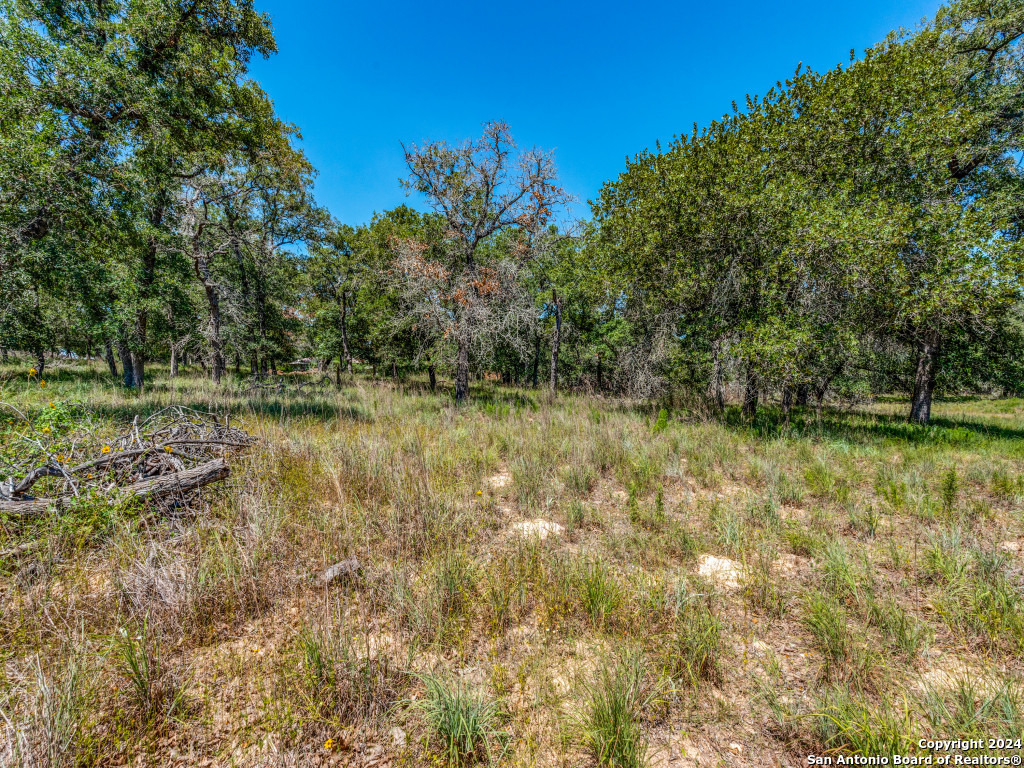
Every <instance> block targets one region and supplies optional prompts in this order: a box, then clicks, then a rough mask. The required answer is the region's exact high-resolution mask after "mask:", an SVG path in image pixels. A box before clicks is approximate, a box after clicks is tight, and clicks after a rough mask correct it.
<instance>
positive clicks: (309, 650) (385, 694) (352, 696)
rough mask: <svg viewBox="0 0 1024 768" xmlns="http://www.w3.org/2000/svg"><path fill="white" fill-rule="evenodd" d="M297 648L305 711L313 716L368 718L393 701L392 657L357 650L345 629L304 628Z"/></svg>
mask: <svg viewBox="0 0 1024 768" xmlns="http://www.w3.org/2000/svg"><path fill="white" fill-rule="evenodd" d="M298 642H299V649H300V651H301V653H302V661H303V671H304V672H305V678H306V685H307V687H308V697H307V701H308V702H309V705H310V707H311V708H312V710H313V711H314V712H315V713H316V714H317V715H318V716H331V717H337V718H343V719H346V720H352V719H358V718H363V719H369V718H372V717H377V716H380V715H382V714H383V713H384V712H387V711H388V710H389V709H390V708H391V706H392V705H393V704H394V703H395V701H397V699H398V693H399V688H400V687H401V681H400V679H399V678H400V673H399V672H398V671H397V669H396V667H395V665H394V663H393V662H392V660H391V657H390V656H388V655H387V654H386V653H383V652H380V651H378V650H376V649H374V648H371V647H370V645H369V643H368V641H367V642H366V644H365V645H363V646H358V645H357V639H356V636H355V635H354V634H353V633H352V632H351V631H350V630H348V629H347V628H345V627H340V628H339V627H316V628H313V627H303V628H302V630H301V631H300V632H299V638H298Z"/></svg>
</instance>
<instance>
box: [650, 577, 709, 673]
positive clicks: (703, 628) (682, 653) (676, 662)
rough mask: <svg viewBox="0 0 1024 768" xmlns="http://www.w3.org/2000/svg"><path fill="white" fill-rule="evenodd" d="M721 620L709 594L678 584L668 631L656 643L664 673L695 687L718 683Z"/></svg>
mask: <svg viewBox="0 0 1024 768" xmlns="http://www.w3.org/2000/svg"><path fill="white" fill-rule="evenodd" d="M721 655H722V622H721V620H720V619H719V618H718V617H717V616H716V615H715V614H714V612H713V611H712V608H711V598H710V595H708V594H693V593H690V592H689V591H688V590H687V589H686V587H685V585H683V584H682V583H681V584H680V585H679V586H678V587H677V593H676V606H675V616H674V618H673V622H672V626H671V630H670V631H669V633H668V634H667V635H666V636H664V637H663V638H662V639H661V642H660V644H659V660H660V661H661V664H662V667H663V671H664V674H665V675H666V676H667V677H669V678H671V679H672V680H674V681H677V682H678V683H681V684H684V685H687V686H689V687H690V688H692V689H697V688H699V687H700V686H701V684H702V683H712V684H716V683H719V682H721V666H720V663H721Z"/></svg>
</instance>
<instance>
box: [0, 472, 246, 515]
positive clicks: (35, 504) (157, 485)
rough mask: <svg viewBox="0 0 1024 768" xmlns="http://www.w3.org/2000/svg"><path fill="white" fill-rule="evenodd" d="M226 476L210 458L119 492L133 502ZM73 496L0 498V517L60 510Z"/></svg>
mask: <svg viewBox="0 0 1024 768" xmlns="http://www.w3.org/2000/svg"><path fill="white" fill-rule="evenodd" d="M228 474H230V470H229V469H228V465H227V464H226V463H225V461H224V459H214V460H213V461H208V462H206V463H205V464H200V465H199V466H198V467H193V468H192V469H185V470H182V471H181V472H171V473H168V474H166V475H160V476H159V477H154V478H152V479H151V480H140V481H139V482H137V483H132V484H131V485H126V486H125V487H124V488H122V489H120V490H121V491H122V492H123V493H124V494H126V495H129V496H134V497H135V498H137V499H146V498H149V497H151V496H164V495H167V494H172V493H178V492H181V491H191V490H192V489H194V488H201V487H202V486H204V485H209V484H210V483H216V482H217V481H218V480H223V479H224V478H225V477H227V476H228ZM74 500H75V497H74V496H61V497H59V498H56V499H26V500H17V499H14V500H10V499H0V515H9V516H11V517H34V516H36V515H41V514H44V513H45V512H46V511H47V510H49V509H56V510H58V511H59V510H62V509H66V508H67V507H68V506H70V505H71V504H72V502H74Z"/></svg>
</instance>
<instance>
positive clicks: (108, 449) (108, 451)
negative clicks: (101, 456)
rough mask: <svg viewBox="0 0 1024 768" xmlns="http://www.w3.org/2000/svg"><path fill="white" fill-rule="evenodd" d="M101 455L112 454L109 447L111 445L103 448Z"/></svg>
mask: <svg viewBox="0 0 1024 768" xmlns="http://www.w3.org/2000/svg"><path fill="white" fill-rule="evenodd" d="M100 453H110V446H109V445H104V446H103V447H102V448H101V449H100Z"/></svg>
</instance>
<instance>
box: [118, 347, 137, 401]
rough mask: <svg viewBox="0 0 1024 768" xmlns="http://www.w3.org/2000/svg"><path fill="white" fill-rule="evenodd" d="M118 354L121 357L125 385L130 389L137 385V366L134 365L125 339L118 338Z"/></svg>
mask: <svg viewBox="0 0 1024 768" xmlns="http://www.w3.org/2000/svg"><path fill="white" fill-rule="evenodd" d="M117 356H118V357H120V358H121V371H122V372H123V373H124V385H125V387H127V388H128V389H131V388H132V387H134V386H135V368H134V366H133V365H132V353H131V350H129V349H128V343H127V342H126V341H125V340H124V339H120V338H119V339H118V340H117Z"/></svg>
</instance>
